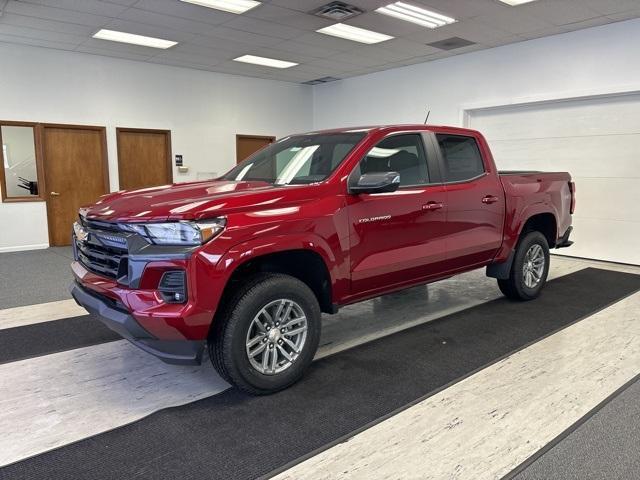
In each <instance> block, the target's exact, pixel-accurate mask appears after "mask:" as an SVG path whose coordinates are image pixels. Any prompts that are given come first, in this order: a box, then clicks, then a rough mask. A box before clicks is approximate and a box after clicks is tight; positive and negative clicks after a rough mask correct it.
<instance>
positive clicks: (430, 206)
mask: <svg viewBox="0 0 640 480" xmlns="http://www.w3.org/2000/svg"><path fill="white" fill-rule="evenodd" d="M442 207H444V203H442V202H429V203H426V204H424V205H422V210H438V209H440V208H442Z"/></svg>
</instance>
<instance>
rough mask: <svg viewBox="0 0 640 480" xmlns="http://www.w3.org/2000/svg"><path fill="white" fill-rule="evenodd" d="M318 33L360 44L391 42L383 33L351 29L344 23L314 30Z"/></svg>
mask: <svg viewBox="0 0 640 480" xmlns="http://www.w3.org/2000/svg"><path fill="white" fill-rule="evenodd" d="M316 32H318V33H324V34H325V35H331V36H333V37H340V38H346V39H347V40H353V41H354V42H360V43H368V44H371V43H380V42H384V41H386V40H391V39H392V38H394V37H392V36H391V35H385V34H384V33H378V32H372V31H371V30H366V29H364V28H358V27H353V26H351V25H347V24H346V23H336V24H334V25H329V26H328V27H324V28H321V29H320V30H316Z"/></svg>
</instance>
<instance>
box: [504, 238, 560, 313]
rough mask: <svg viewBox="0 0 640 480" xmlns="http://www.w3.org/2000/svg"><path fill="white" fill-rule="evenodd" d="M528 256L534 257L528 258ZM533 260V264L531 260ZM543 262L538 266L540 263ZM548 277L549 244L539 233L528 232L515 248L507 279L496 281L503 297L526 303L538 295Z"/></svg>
mask: <svg viewBox="0 0 640 480" xmlns="http://www.w3.org/2000/svg"><path fill="white" fill-rule="evenodd" d="M528 255H534V257H529V256H528ZM532 259H533V262H531V260H532ZM541 261H542V262H544V263H543V264H542V265H540V262H541ZM548 275H549V244H548V243H547V239H546V238H545V236H544V235H543V234H542V233H540V232H528V233H526V234H524V235H523V236H522V238H521V239H520V241H519V242H518V246H517V247H516V253H515V256H514V258H513V263H512V265H511V272H510V274H509V278H507V279H505V280H501V279H499V280H498V287H499V288H500V291H501V292H502V293H503V294H504V296H505V297H507V298H510V299H512V300H520V301H528V300H533V299H534V298H536V297H538V296H539V295H540V292H541V291H542V289H543V288H544V286H545V284H546V281H547V276H548Z"/></svg>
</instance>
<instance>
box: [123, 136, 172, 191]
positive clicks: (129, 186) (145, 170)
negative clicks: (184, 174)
mask: <svg viewBox="0 0 640 480" xmlns="http://www.w3.org/2000/svg"><path fill="white" fill-rule="evenodd" d="M116 136H117V139H118V176H119V179H120V190H135V189H137V188H147V187H155V186H158V185H167V184H169V183H172V182H173V168H172V165H171V132H170V131H169V130H143V129H139V128H117V129H116Z"/></svg>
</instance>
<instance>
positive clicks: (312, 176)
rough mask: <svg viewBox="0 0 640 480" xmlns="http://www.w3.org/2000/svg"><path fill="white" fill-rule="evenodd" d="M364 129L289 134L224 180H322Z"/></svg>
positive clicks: (281, 181) (305, 181)
mask: <svg viewBox="0 0 640 480" xmlns="http://www.w3.org/2000/svg"><path fill="white" fill-rule="evenodd" d="M365 135H366V133H365V132H357V133H356V132H354V133H329V134H310V135H297V136H294V137H287V138H284V139H282V140H279V141H277V142H276V143H272V144H271V145H269V146H268V147H266V148H264V149H263V150H260V151H259V152H257V153H255V154H254V155H252V156H250V157H249V158H247V159H246V160H244V161H243V162H241V163H240V164H238V166H236V167H235V168H234V169H233V170H231V171H230V172H229V173H227V174H226V175H225V176H224V177H222V179H224V180H235V181H240V180H262V181H264V182H268V183H272V184H275V185H292V184H306V183H315V182H321V181H322V180H324V179H325V178H327V177H328V176H329V175H331V173H332V172H333V171H334V170H335V169H336V167H337V166H338V165H340V163H341V162H342V160H344V158H345V157H346V156H347V154H348V153H349V152H350V151H351V150H352V149H353V147H355V146H356V145H357V144H358V143H359V142H360V140H362V139H363V138H364V136H365Z"/></svg>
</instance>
